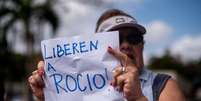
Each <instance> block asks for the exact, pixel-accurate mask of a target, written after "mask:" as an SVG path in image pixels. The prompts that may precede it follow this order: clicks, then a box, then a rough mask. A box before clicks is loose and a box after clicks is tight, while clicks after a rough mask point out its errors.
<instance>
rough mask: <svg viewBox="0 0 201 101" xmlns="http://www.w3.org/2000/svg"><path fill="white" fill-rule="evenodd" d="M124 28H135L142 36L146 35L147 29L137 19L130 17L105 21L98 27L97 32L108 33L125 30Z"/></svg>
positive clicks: (118, 17)
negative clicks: (119, 29) (114, 30)
mask: <svg viewBox="0 0 201 101" xmlns="http://www.w3.org/2000/svg"><path fill="white" fill-rule="evenodd" d="M123 27H133V28H136V29H138V30H139V31H140V32H141V34H145V33H146V29H145V28H144V27H143V26H142V25H139V24H138V23H137V21H136V19H134V18H132V17H128V16H122V15H121V16H113V17H111V18H109V19H107V20H105V21H103V22H102V23H101V24H100V26H99V27H98V30H97V32H107V31H110V30H113V29H118V28H123Z"/></svg>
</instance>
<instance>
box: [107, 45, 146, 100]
mask: <svg viewBox="0 0 201 101" xmlns="http://www.w3.org/2000/svg"><path fill="white" fill-rule="evenodd" d="M108 52H109V53H110V54H112V55H113V56H114V57H116V58H117V59H118V60H119V61H120V62H121V66H117V67H116V68H115V69H114V71H113V80H112V81H111V85H112V86H113V87H115V88H116V90H118V91H120V92H123V95H124V97H125V98H126V99H127V100H128V101H147V98H146V97H145V96H144V95H143V94H142V90H141V85H140V80H139V72H138V68H137V67H136V66H135V64H134V63H133V61H132V60H131V59H130V58H129V57H128V56H127V55H126V54H124V53H122V52H120V51H119V50H114V49H112V48H111V47H109V48H108Z"/></svg>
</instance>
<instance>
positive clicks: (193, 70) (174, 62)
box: [148, 51, 201, 82]
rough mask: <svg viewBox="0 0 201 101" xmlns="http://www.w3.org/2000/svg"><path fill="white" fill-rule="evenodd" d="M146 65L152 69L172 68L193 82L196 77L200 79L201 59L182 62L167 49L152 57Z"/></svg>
mask: <svg viewBox="0 0 201 101" xmlns="http://www.w3.org/2000/svg"><path fill="white" fill-rule="evenodd" d="M150 60H151V61H150V63H149V65H148V67H149V68H150V69H154V70H157V69H158V70H173V71H175V72H177V73H178V74H179V75H180V76H182V77H183V78H184V79H186V80H189V81H191V82H193V81H194V80H195V79H196V78H197V79H198V78H199V79H201V78H200V77H201V59H200V60H197V61H189V62H188V63H184V62H182V61H181V59H180V58H179V56H177V57H174V56H171V55H170V54H169V52H168V51H167V52H166V54H165V55H163V56H162V57H152V58H151V59H150Z"/></svg>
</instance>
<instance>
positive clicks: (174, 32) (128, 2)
mask: <svg viewBox="0 0 201 101" xmlns="http://www.w3.org/2000/svg"><path fill="white" fill-rule="evenodd" d="M200 5H201V1H200V0H0V69H1V70H0V77H1V79H0V80H1V81H0V101H3V99H5V101H33V97H32V93H31V91H30V88H29V86H28V82H27V78H28V77H29V76H30V74H31V72H32V71H33V70H34V69H36V65H37V62H38V61H39V60H42V56H41V52H40V42H41V40H44V39H50V38H55V37H67V36H72V35H78V34H94V30H95V23H96V21H97V19H98V17H99V16H100V15H101V14H102V13H103V12H104V11H105V10H107V9H109V8H118V9H121V10H123V11H125V12H127V13H129V14H131V15H132V16H134V17H135V18H136V19H137V21H138V23H140V24H142V25H144V26H145V27H146V29H147V34H146V35H145V40H146V42H145V51H144V58H145V64H146V67H147V68H150V69H152V70H154V71H155V72H162V73H167V74H170V75H172V76H173V77H174V78H175V79H177V81H178V83H179V84H180V86H181V88H182V90H183V92H184V94H185V96H186V97H187V99H188V101H201V6H200Z"/></svg>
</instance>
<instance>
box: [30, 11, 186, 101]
mask: <svg viewBox="0 0 201 101" xmlns="http://www.w3.org/2000/svg"><path fill="white" fill-rule="evenodd" d="M116 30H117V31H119V35H120V49H119V50H115V49H112V48H111V47H108V52H109V53H110V54H112V55H113V56H114V57H116V58H117V59H118V60H119V61H120V62H121V66H117V67H116V68H115V70H114V71H113V80H112V81H111V85H112V86H113V87H115V88H116V90H118V91H120V92H123V95H124V97H125V98H126V99H127V101H156V100H159V101H172V100H173V101H184V96H183V94H182V92H181V90H180V89H179V87H178V85H177V83H176V81H175V80H173V79H172V78H171V77H170V76H167V75H157V74H155V73H153V72H151V71H149V70H147V69H145V68H144V62H143V48H144V39H143V37H144V36H143V35H144V34H145V33H146V30H145V28H144V27H143V26H141V25H139V24H138V23H137V21H136V19H135V18H133V17H132V16H130V15H128V14H126V13H124V12H123V11H120V10H117V9H111V10H108V11H106V12H105V13H103V14H102V16H101V17H100V18H99V20H98V22H97V25H96V32H107V31H116ZM43 66H44V63H43V62H42V61H40V62H39V63H38V66H37V67H38V69H37V70H36V71H34V72H33V73H32V75H31V76H30V77H29V83H30V86H31V88H32V91H33V93H34V95H35V96H36V97H37V99H38V100H41V101H43V100H44V95H43V91H42V89H43V87H44V83H43V80H42V79H41V76H42V75H43V74H44V70H43Z"/></svg>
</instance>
